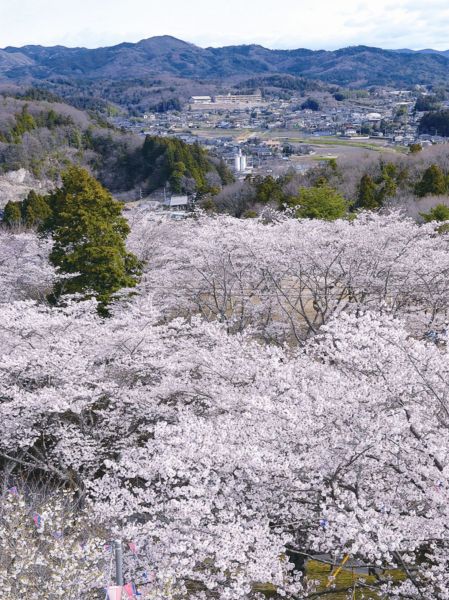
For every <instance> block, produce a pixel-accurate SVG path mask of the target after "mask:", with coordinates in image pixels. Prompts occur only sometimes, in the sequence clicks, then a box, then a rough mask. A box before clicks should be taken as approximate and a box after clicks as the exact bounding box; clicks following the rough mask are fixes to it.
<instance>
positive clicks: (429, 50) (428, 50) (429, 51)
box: [393, 48, 449, 58]
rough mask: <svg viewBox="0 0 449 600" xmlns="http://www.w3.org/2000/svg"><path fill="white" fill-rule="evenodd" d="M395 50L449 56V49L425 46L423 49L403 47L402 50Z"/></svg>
mask: <svg viewBox="0 0 449 600" xmlns="http://www.w3.org/2000/svg"><path fill="white" fill-rule="evenodd" d="M393 52H401V53H406V54H439V55H440V56H445V57H446V58H449V50H433V49H432V48H423V49H422V50H410V49H409V48H402V49H400V50H393Z"/></svg>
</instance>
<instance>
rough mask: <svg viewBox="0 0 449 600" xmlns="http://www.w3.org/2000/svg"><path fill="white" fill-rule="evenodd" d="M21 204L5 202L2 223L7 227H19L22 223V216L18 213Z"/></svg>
mask: <svg viewBox="0 0 449 600" xmlns="http://www.w3.org/2000/svg"><path fill="white" fill-rule="evenodd" d="M21 204H22V203H21V202H11V200H10V201H9V202H7V203H6V204H5V208H4V211H3V220H2V222H3V223H4V224H5V225H8V226H9V227H14V226H17V225H20V224H21V222H22V214H21V212H20V207H21Z"/></svg>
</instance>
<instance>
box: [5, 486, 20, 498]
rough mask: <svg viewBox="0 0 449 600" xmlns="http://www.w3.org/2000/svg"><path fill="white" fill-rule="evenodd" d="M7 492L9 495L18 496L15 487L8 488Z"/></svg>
mask: <svg viewBox="0 0 449 600" xmlns="http://www.w3.org/2000/svg"><path fill="white" fill-rule="evenodd" d="M8 492H9V493H10V494H12V495H13V496H18V495H19V490H18V489H17V487H16V486H13V487H10V488H9V490H8Z"/></svg>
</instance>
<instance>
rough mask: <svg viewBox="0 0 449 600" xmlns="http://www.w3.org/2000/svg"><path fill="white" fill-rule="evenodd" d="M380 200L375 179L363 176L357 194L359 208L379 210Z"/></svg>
mask: <svg viewBox="0 0 449 600" xmlns="http://www.w3.org/2000/svg"><path fill="white" fill-rule="evenodd" d="M379 206H380V203H379V198H378V194H377V186H376V184H375V183H374V181H373V178H372V177H370V176H369V175H366V174H365V175H363V177H362V179H361V180H360V183H359V187H358V192H357V207H358V208H364V209H365V210H375V209H376V208H379Z"/></svg>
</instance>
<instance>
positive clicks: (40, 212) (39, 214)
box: [22, 190, 51, 227]
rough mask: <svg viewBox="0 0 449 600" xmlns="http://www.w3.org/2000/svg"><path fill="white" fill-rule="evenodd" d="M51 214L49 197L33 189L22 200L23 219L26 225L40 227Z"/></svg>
mask: <svg viewBox="0 0 449 600" xmlns="http://www.w3.org/2000/svg"><path fill="white" fill-rule="evenodd" d="M50 215H51V209H50V206H49V205H48V201H47V198H45V197H44V196H40V195H39V194H36V192H35V191H34V190H31V192H30V193H29V194H28V196H27V197H26V198H25V200H24V201H23V202H22V221H23V222H24V223H25V225H26V226H27V227H39V226H41V225H42V224H43V223H45V222H46V221H47V220H48V219H49V218H50Z"/></svg>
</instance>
